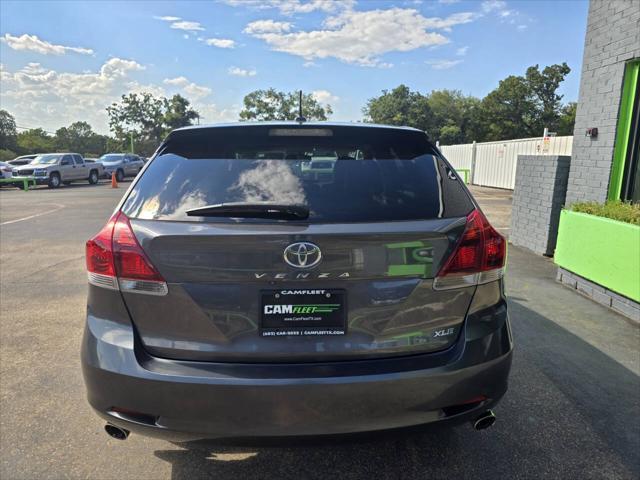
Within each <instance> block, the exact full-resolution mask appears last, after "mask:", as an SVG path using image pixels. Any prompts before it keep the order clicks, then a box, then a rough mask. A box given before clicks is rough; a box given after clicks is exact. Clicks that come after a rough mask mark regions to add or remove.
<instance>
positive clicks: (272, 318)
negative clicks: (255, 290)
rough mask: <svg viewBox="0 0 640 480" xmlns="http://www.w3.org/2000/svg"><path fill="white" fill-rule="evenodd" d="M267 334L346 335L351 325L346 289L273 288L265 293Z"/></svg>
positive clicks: (263, 316) (262, 323) (264, 332)
mask: <svg viewBox="0 0 640 480" xmlns="http://www.w3.org/2000/svg"><path fill="white" fill-rule="evenodd" d="M261 296H262V302H261V309H262V310H261V319H260V334H261V335H262V336H263V337H276V336H278V337H279V336H312V335H344V334H345V332H346V325H347V313H346V312H347V305H346V293H345V291H344V290H323V289H317V290H316V289H305V290H288V289H283V290H269V291H263V292H261Z"/></svg>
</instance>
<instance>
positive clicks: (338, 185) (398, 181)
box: [123, 126, 472, 223]
mask: <svg viewBox="0 0 640 480" xmlns="http://www.w3.org/2000/svg"><path fill="white" fill-rule="evenodd" d="M274 128H275V127H268V126H260V127H258V126H256V127H253V126H251V127H249V126H243V127H218V128H211V129H194V130H186V131H181V132H176V133H174V134H173V135H172V136H170V137H169V139H168V140H167V143H166V144H165V145H164V146H163V147H162V148H161V149H160V151H159V154H158V156H157V157H156V158H154V159H153V161H152V162H151V164H150V165H149V167H148V168H147V170H146V171H145V173H144V174H143V176H142V177H141V178H140V179H139V181H138V182H137V183H136V185H135V186H134V188H133V189H132V191H131V193H130V195H129V197H128V198H127V200H126V202H125V204H124V207H123V211H124V213H125V214H126V215H128V216H129V217H132V218H140V219H157V220H174V221H198V220H200V221H208V222H260V223H271V222H278V220H264V219H259V220H258V219H242V220H240V219H226V218H220V217H213V218H211V217H210V218H207V217H192V216H191V217H190V216H187V214H186V212H187V211H189V210H191V209H194V208H198V207H203V206H206V205H215V204H220V203H230V202H247V203H259V202H270V203H278V204H294V205H306V206H307V207H308V208H309V210H310V214H309V218H308V219H307V220H304V221H302V222H303V223H336V222H382V221H399V220H421V219H432V218H439V217H443V216H461V215H465V214H466V213H468V211H470V210H471V209H472V205H471V202H470V201H469V199H468V196H467V195H466V193H465V192H464V191H463V189H461V190H451V188H450V186H448V185H444V184H445V183H451V182H459V180H458V179H457V178H455V177H453V178H452V176H451V175H450V174H448V173H450V172H447V171H446V169H447V168H448V167H447V166H446V165H445V164H444V163H443V162H442V160H441V159H440V158H438V156H437V153H436V152H435V150H434V149H433V147H431V145H430V144H429V142H428V141H427V139H426V136H425V135H424V134H423V133H421V132H416V131H410V130H407V131H405V130H400V129H384V128H371V127H327V128H324V127H322V128H318V127H316V129H315V131H311V132H303V133H301V134H300V133H299V132H293V134H291V132H290V130H293V129H292V128H290V127H287V129H286V130H284V129H283V130H282V131H280V132H279V133H277V134H274V133H273V130H274ZM452 191H455V192H456V193H455V195H456V196H458V197H460V198H458V199H457V200H456V201H453V199H452V205H455V208H453V209H451V208H446V205H445V203H446V201H447V199H446V198H445V197H446V196H447V195H450V194H449V193H447V192H452ZM280 221H282V220H280ZM290 221H291V220H290ZM297 221H299V220H297Z"/></svg>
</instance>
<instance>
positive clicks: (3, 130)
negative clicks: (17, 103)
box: [0, 110, 18, 150]
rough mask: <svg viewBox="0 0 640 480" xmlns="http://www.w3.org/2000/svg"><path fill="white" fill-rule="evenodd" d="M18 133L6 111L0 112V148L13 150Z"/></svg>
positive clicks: (13, 120) (14, 123)
mask: <svg viewBox="0 0 640 480" xmlns="http://www.w3.org/2000/svg"><path fill="white" fill-rule="evenodd" d="M17 137H18V132H17V130H16V121H15V119H14V118H13V115H11V114H10V113H9V112H7V111H6V110H0V148H1V149H6V150H15V148H16V140H17Z"/></svg>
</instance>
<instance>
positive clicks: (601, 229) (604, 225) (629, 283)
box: [554, 210, 640, 302]
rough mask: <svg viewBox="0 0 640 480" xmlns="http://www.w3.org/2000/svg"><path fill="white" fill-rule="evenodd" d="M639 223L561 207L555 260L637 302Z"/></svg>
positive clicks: (639, 299)
mask: <svg viewBox="0 0 640 480" xmlns="http://www.w3.org/2000/svg"><path fill="white" fill-rule="evenodd" d="M639 245H640V226H638V225H632V224H630V223H624V222H617V221H615V220H611V219H609V218H603V217H596V216H595V215H589V214H586V213H578V212H572V211H569V210H563V211H562V213H561V214H560V226H559V229H558V243H557V246H556V252H555V256H554V261H555V263H556V264H557V265H558V266H560V267H562V268H564V269H566V270H569V271H570V272H573V273H575V274H577V275H580V276H581V277H584V278H586V279H588V280H591V281H592V282H595V283H597V284H599V285H602V286H603V287H605V288H607V289H609V290H611V291H613V292H616V293H619V294H620V295H624V296H625V297H628V298H631V299H632V300H635V301H636V302H640V248H638V246H639Z"/></svg>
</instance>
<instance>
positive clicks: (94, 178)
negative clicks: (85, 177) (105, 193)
mask: <svg viewBox="0 0 640 480" xmlns="http://www.w3.org/2000/svg"><path fill="white" fill-rule="evenodd" d="M98 180H99V177H98V171H97V170H91V171H90V172H89V185H95V184H96V183H98Z"/></svg>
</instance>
